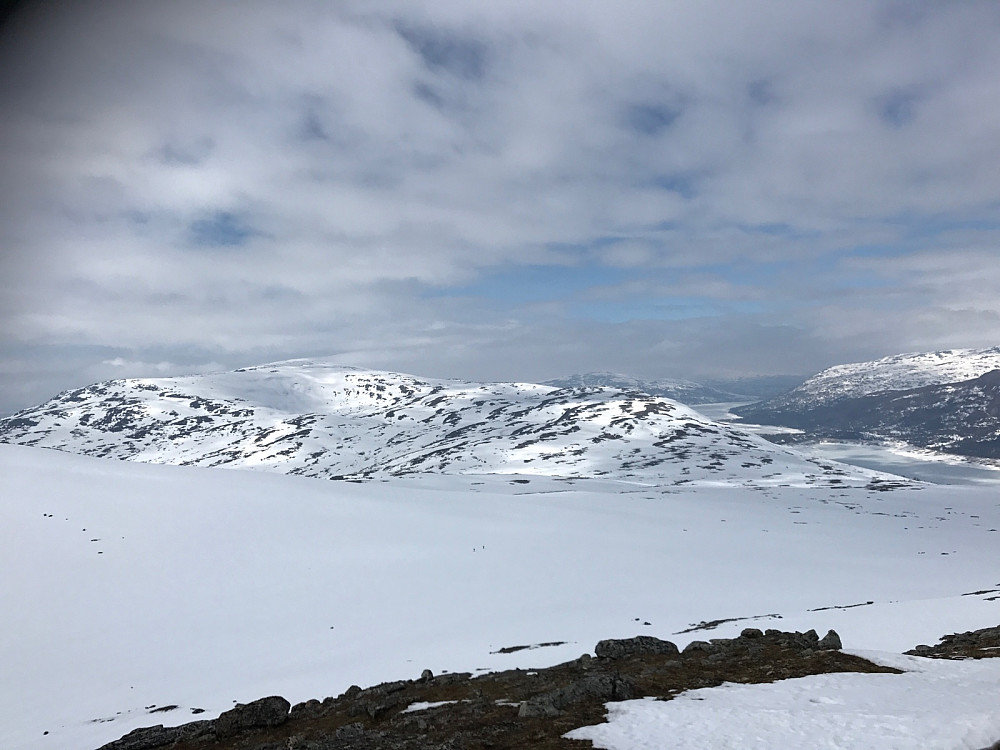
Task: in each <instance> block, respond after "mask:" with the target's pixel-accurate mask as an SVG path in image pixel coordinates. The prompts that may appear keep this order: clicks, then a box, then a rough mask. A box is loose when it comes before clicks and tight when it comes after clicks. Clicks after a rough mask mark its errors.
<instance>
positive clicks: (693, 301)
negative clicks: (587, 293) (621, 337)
mask: <svg viewBox="0 0 1000 750" xmlns="http://www.w3.org/2000/svg"><path fill="white" fill-rule="evenodd" d="M765 308H766V305H764V304H763V303H761V302H758V301H751V300H725V301H720V300H716V299H709V298H706V297H698V296H691V297H657V298H636V299H625V300H599V301H586V302H584V301H578V302H573V303H571V304H570V305H569V308H568V310H567V314H568V315H569V316H571V317H573V318H577V319H582V320H593V321H596V322H600V323H628V322H631V321H636V320H691V319H695V318H714V317H720V316H725V315H753V314H755V313H759V312H762V311H764V309H765Z"/></svg>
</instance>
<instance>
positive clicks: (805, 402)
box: [761, 346, 1000, 409]
mask: <svg viewBox="0 0 1000 750" xmlns="http://www.w3.org/2000/svg"><path fill="white" fill-rule="evenodd" d="M997 368H1000V346H994V347H990V348H989V349H949V350H948V351H941V352H919V353H911V354H897V355H895V356H892V357H883V358H882V359H876V360H874V361H871V362H854V363H852V364H846V365H837V366H836V367H830V368H828V369H826V370H823V371H822V372H820V373H818V374H816V375H813V376H812V377H811V378H809V379H808V380H806V381H805V382H804V383H803V384H802V385H800V386H798V387H797V388H793V389H792V390H791V391H789V392H788V393H785V394H782V395H780V396H776V397H775V398H772V399H769V400H768V401H766V402H764V403H763V404H762V405H761V406H764V405H767V407H768V408H770V409H778V408H785V409H789V408H796V407H815V406H819V405H821V404H829V403H832V402H835V401H840V400H843V399H850V398H859V397H861V396H868V395H871V394H873V393H883V392H885V391H906V390H910V389H911V388H921V387H923V386H928V385H943V384H944V383H958V382H961V381H963V380H971V379H973V378H978V377H979V376H980V375H982V374H984V373H986V372H989V371H990V370H995V369H997Z"/></svg>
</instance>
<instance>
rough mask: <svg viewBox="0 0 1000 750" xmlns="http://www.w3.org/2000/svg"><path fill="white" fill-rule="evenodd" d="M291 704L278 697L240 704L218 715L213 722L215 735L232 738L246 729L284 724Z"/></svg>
mask: <svg viewBox="0 0 1000 750" xmlns="http://www.w3.org/2000/svg"><path fill="white" fill-rule="evenodd" d="M291 707H292V706H291V704H290V703H289V702H288V701H286V700H285V699H284V698H282V697H281V696H280V695H272V696H269V697H267V698H261V699H259V700H255V701H253V702H252V703H247V704H246V705H244V704H242V703H240V704H237V705H236V706H235V707H234V708H231V709H229V710H228V711H226V712H224V713H222V714H220V715H219V718H218V719H216V720H215V735H216V736H217V737H219V738H224V737H232V736H233V735H236V734H239V733H240V732H243V731H246V730H247V729H268V728H270V727H276V726H279V725H280V724H284V723H285V720H286V719H288V711H289V709H290V708H291Z"/></svg>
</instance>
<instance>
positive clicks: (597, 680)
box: [517, 639, 676, 719]
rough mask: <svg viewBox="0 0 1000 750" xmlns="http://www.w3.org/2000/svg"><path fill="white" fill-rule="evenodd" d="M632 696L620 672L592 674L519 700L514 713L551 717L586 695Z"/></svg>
mask: <svg viewBox="0 0 1000 750" xmlns="http://www.w3.org/2000/svg"><path fill="white" fill-rule="evenodd" d="M654 640H655V639H654ZM675 650H676V649H675ZM633 696H634V692H633V687H632V683H631V682H630V681H629V680H626V679H624V678H622V677H621V676H620V675H617V674H592V675H587V676H586V677H584V678H582V679H579V680H576V681H575V682H571V683H570V684H569V685H566V686H564V687H561V688H558V689H557V690H553V691H550V692H548V693H543V694H542V695H538V696H536V697H534V698H532V699H531V700H527V701H524V702H523V703H521V707H520V708H519V709H518V713H517V715H518V718H521V719H531V718H536V717H552V716H558V715H559V714H561V713H562V712H563V711H565V710H566V709H567V708H569V707H570V706H572V705H574V704H576V703H579V702H580V701H583V700H587V699H588V698H596V699H597V700H601V701H624V700H629V699H631V698H632V697H633Z"/></svg>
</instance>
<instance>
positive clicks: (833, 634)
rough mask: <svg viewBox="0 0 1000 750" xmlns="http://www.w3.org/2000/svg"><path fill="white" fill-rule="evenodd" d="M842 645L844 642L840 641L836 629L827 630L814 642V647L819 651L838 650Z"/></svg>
mask: <svg viewBox="0 0 1000 750" xmlns="http://www.w3.org/2000/svg"><path fill="white" fill-rule="evenodd" d="M843 647H844V644H843V643H841V642H840V636H839V635H838V634H837V631H836V630H830V631H828V632H827V634H826V635H824V636H823V637H822V638H820V640H819V643H817V644H816V648H818V649H820V650H821V651H840V649H842V648H843Z"/></svg>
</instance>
